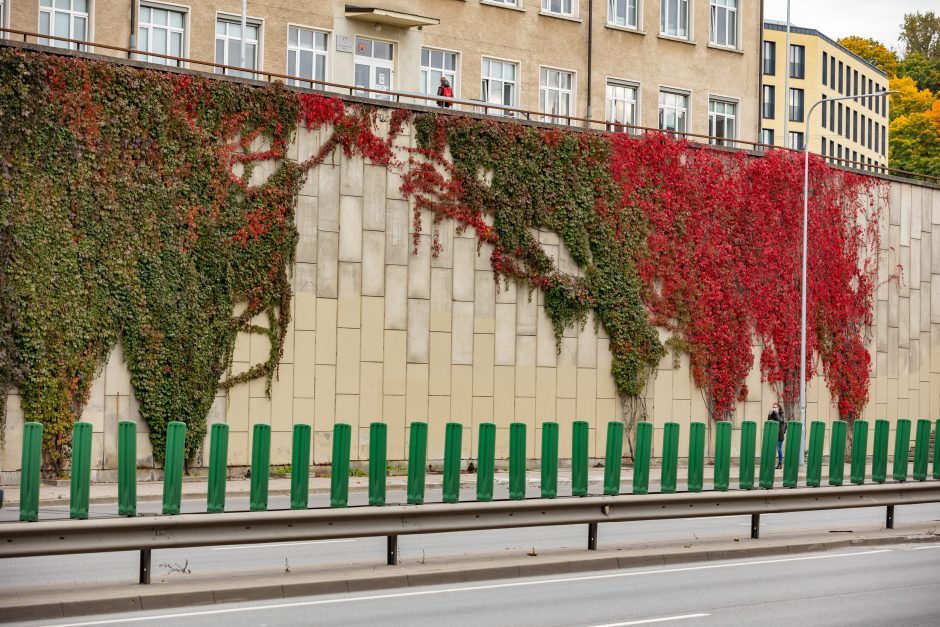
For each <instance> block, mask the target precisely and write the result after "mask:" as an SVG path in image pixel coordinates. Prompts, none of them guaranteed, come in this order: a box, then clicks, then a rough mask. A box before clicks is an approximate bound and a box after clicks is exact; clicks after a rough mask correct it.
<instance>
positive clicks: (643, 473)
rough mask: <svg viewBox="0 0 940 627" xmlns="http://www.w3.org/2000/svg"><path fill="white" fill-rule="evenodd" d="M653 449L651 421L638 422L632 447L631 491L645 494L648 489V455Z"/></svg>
mask: <svg viewBox="0 0 940 627" xmlns="http://www.w3.org/2000/svg"><path fill="white" fill-rule="evenodd" d="M652 450H653V423H652V422H638V423H637V425H636V447H635V448H634V449H633V493H634V494H646V493H648V492H649V489H650V455H651V454H652Z"/></svg>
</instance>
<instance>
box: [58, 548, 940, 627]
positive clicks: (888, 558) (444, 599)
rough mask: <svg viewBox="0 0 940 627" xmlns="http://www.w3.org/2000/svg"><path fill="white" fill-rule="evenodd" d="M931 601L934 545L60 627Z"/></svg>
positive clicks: (537, 618) (605, 621)
mask: <svg viewBox="0 0 940 627" xmlns="http://www.w3.org/2000/svg"><path fill="white" fill-rule="evenodd" d="M938 599H940V543H937V544H914V545H898V546H888V547H880V548H876V549H864V550H840V551H833V552H824V553H814V554H807V555H801V556H796V557H779V558H753V559H743V560H735V561H725V562H709V563H707V564H700V565H687V566H678V567H668V566H667V567H660V568H636V569H625V570H621V571H616V572H609V571H607V572H600V573H584V574H574V575H566V576H560V577H559V576H555V577H543V578H528V579H510V580H499V581H492V582H486V583H482V584H480V583H475V584H461V585H448V586H429V587H422V588H409V589H397V590H388V591H383V592H381V593H357V594H341V595H330V596H318V597H305V598H298V599H292V600H289V601H276V602H272V601H263V602H256V603H239V604H228V605H220V606H214V607H211V608H206V607H205V606H200V607H188V608H179V609H174V610H169V611H154V612H140V613H136V614H133V615H126V614H125V615H121V614H112V615H102V616H91V617H83V618H82V619H81V620H74V621H61V622H60V623H58V624H60V625H61V626H62V627H64V625H66V624H67V625H70V626H72V627H78V626H86V625H87V626H91V625H115V624H131V625H133V624H140V625H154V624H157V625H160V624H178V625H179V624H181V625H187V626H201V625H205V626H207V627H208V626H215V625H218V624H220V623H222V622H223V621H224V624H225V625H226V626H227V627H235V626H238V625H251V626H258V625H382V626H383V627H384V626H389V627H392V626H395V625H403V626H405V625H407V626H408V627H420V626H424V625H428V626H431V625H433V626H435V627H437V626H440V625H448V627H459V626H462V625H467V626H472V627H479V625H494V626H500V625H519V626H526V625H533V626H538V627H551V626H556V625H557V626H565V627H569V626H571V627H575V626H577V627H581V626H585V627H600V626H603V627H615V626H616V627H619V626H626V625H641V624H654V623H655V624H659V623H663V624H676V625H688V626H689V627H700V626H702V627H704V626H712V625H714V626H721V627H727V626H728V625H760V626H761V627H774V626H778V625H779V626H781V627H784V626H786V627H791V626H793V625H853V626H859V625H872V626H874V625H877V626H879V627H885V626H892V625H899V626H900V625H903V626H905V627H917V626H931V627H935V626H936V625H938V624H940V603H938ZM45 624H47V625H48V624H50V623H49V622H48V621H46V622H45Z"/></svg>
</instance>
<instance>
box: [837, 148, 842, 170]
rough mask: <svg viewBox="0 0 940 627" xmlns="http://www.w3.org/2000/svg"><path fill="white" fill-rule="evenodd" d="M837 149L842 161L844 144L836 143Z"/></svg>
mask: <svg viewBox="0 0 940 627" xmlns="http://www.w3.org/2000/svg"><path fill="white" fill-rule="evenodd" d="M836 150H837V151H838V152H839V161H840V162H841V161H842V144H837V145H836ZM840 165H841V163H840Z"/></svg>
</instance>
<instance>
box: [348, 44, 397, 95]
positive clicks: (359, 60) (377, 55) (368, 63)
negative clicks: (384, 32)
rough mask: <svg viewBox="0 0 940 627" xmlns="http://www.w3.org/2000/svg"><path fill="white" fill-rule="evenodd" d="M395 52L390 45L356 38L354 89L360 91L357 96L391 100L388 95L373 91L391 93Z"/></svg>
mask: <svg viewBox="0 0 940 627" xmlns="http://www.w3.org/2000/svg"><path fill="white" fill-rule="evenodd" d="M394 62H395V50H394V47H393V46H392V44H391V43H389V42H387V41H379V40H377V39H367V38H365V37H356V68H355V81H356V87H359V88H360V89H362V91H359V92H356V95H358V96H366V97H368V98H377V99H379V100H391V99H392V96H391V95H390V94H380V93H376V92H373V91H366V90H372V89H377V90H380V91H391V90H392V87H393V86H394V83H393V76H394V67H395V66H394Z"/></svg>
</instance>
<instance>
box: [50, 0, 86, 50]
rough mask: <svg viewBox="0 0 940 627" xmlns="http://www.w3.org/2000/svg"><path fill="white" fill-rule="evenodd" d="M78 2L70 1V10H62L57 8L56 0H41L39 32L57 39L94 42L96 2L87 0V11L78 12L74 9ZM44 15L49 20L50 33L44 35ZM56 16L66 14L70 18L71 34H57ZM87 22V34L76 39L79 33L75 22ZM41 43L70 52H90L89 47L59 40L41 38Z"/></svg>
mask: <svg viewBox="0 0 940 627" xmlns="http://www.w3.org/2000/svg"><path fill="white" fill-rule="evenodd" d="M75 2H76V0H68V3H69V8H68V9H62V8H57V7H56V6H55V0H40V1H39V13H38V20H39V26H38V28H37V29H36V30H37V31H38V32H40V33H42V34H44V35H52V36H56V37H67V38H68V39H83V40H85V41H91V40H92V26H93V25H94V22H93V21H92V20H93V15H92V13H93V10H94V4H93V2H94V0H85V10H84V11H78V10H76V9H73V8H72V7H73V6H75ZM43 14H45V15H46V16H47V19H48V29H49V30H48V31H47V32H45V33H43V31H42V18H43ZM56 14H65V15H68V16H69V32H68V34H66V35H61V34H57V33H56V30H55V17H56ZM81 19H83V20H85V32H84V33H82V34H81V36H80V37H76V35H77V34H78V33H76V32H75V22H76V20H81ZM39 43H40V44H43V45H46V46H52V47H53V48H68V49H69V50H86V51H87V50H88V48H89V46H82V45H80V44H75V43H71V42H65V41H61V40H58V39H46V38H45V37H40V38H39Z"/></svg>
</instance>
